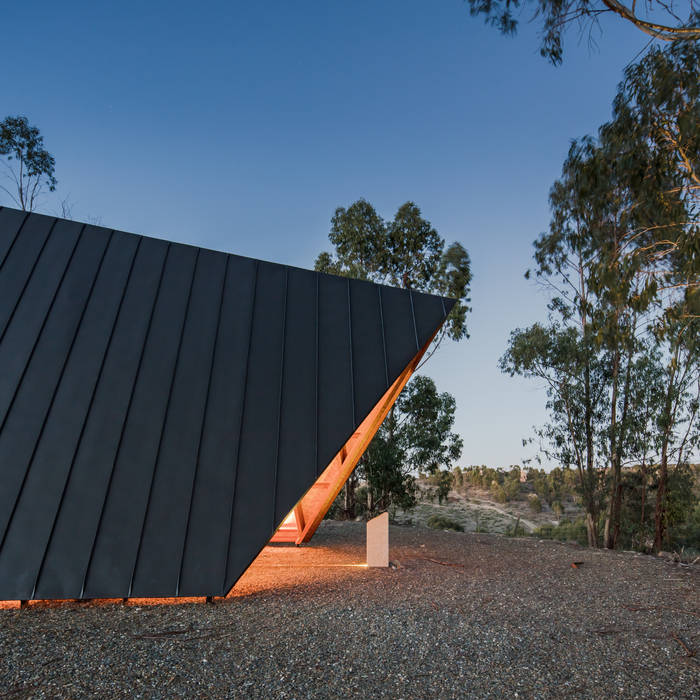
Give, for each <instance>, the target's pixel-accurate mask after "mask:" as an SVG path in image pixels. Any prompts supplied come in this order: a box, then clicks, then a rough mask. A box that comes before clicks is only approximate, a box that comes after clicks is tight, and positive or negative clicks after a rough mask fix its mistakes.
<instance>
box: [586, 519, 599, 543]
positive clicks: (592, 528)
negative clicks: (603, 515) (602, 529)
mask: <svg viewBox="0 0 700 700" xmlns="http://www.w3.org/2000/svg"><path fill="white" fill-rule="evenodd" d="M586 533H587V535H588V546H589V547H597V546H598V528H597V526H596V518H595V515H594V514H593V513H591V512H590V511H587V512H586Z"/></svg>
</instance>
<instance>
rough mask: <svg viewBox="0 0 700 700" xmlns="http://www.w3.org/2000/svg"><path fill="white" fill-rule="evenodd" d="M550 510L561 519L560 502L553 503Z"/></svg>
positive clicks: (562, 511)
mask: <svg viewBox="0 0 700 700" xmlns="http://www.w3.org/2000/svg"><path fill="white" fill-rule="evenodd" d="M552 510H553V511H554V514H555V515H556V516H557V517H558V518H561V516H562V515H564V506H563V505H562V503H561V501H554V503H552Z"/></svg>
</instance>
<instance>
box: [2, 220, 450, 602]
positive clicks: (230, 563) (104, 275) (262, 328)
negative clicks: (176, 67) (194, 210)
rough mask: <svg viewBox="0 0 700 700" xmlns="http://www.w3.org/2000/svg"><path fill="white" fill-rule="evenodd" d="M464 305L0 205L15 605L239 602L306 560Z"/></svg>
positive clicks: (5, 592)
mask: <svg viewBox="0 0 700 700" xmlns="http://www.w3.org/2000/svg"><path fill="white" fill-rule="evenodd" d="M453 303H454V302H453V301H452V300H449V299H444V298H441V297H435V296H430V295H426V294H421V293H418V292H414V291H410V290H400V289H394V288H391V287H386V286H381V285H375V284H371V283H368V282H362V281H358V280H349V279H346V278H341V277H334V276H331V275H325V274H320V273H316V272H311V271H307V270H300V269H297V268H291V267H287V266H283V265H276V264H273V263H268V262H263V261H258V260H252V259H249V258H243V257H240V256H236V255H230V254H226V253H219V252H215V251H211V250H205V249H200V248H196V247H192V246H187V245H182V244H177V243H171V242H168V241H164V240H159V239H154V238H147V237H144V236H138V235H134V234H129V233H123V232H120V231H114V230H110V229H106V228H102V227H96V226H90V225H85V224H81V223H76V222H72V221H67V220H64V219H56V218H52V217H47V216H42V215H38V214H28V213H26V212H21V211H17V210H14V209H8V208H0V600H30V599H55V598H74V599H75V598H77V599H85V598H127V597H147V596H155V597H173V596H188V597H189V596H218V595H224V594H226V593H227V592H228V591H229V590H230V589H231V587H232V586H233V584H234V583H235V582H236V580H237V579H238V578H239V577H240V575H241V574H242V573H243V572H244V571H245V569H246V568H247V567H248V566H249V565H250V563H251V562H252V561H253V559H254V558H255V557H256V556H257V554H258V553H259V552H260V550H261V549H262V548H263V547H264V546H265V544H267V542H268V541H269V540H270V538H271V537H272V536H273V535H275V533H276V535H275V537H276V538H277V539H284V538H285V533H288V532H289V528H290V525H291V522H292V519H291V518H289V519H288V520H287V522H286V524H285V520H286V519H287V516H288V515H289V514H290V512H291V513H292V514H294V513H296V519H295V520H294V525H293V527H294V537H293V541H295V542H304V541H308V539H309V538H310V537H311V536H312V535H313V533H314V531H315V529H316V527H317V526H318V524H319V522H320V520H321V519H322V518H323V515H324V514H325V512H326V511H327V509H328V507H329V506H330V504H331V503H332V501H333V499H334V498H335V496H336V495H337V493H338V492H339V490H340V488H341V487H342V485H343V483H344V481H345V480H346V479H347V477H348V476H349V474H350V472H351V471H352V469H353V468H354V466H355V465H356V463H357V460H358V459H359V457H360V456H361V454H362V452H363V451H364V449H365V448H366V447H367V445H368V444H369V441H370V440H371V438H372V436H373V435H374V433H375V432H376V430H377V428H378V427H379V425H380V423H381V421H382V420H383V418H384V416H385V415H386V413H387V411H388V410H389V409H390V407H391V405H392V403H393V401H395V399H396V397H397V396H398V394H399V392H400V390H401V388H402V387H403V386H404V384H405V383H406V381H407V380H408V378H409V377H410V374H411V372H412V371H413V370H414V369H415V367H416V364H417V362H418V360H419V359H420V357H421V356H422V355H423V353H424V352H425V349H426V347H427V345H428V344H429V343H430V341H431V339H432V338H433V337H434V334H435V333H436V332H437V330H438V329H439V328H440V326H441V324H442V323H443V321H444V320H445V318H446V316H447V315H448V313H449V311H450V310H451V308H452V305H453ZM299 527H300V529H299Z"/></svg>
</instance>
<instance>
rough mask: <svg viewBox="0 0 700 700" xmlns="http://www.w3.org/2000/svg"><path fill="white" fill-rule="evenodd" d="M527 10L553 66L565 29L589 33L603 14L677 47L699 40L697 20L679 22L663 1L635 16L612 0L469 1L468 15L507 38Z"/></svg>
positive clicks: (631, 9)
mask: <svg viewBox="0 0 700 700" xmlns="http://www.w3.org/2000/svg"><path fill="white" fill-rule="evenodd" d="M526 7H527V8H530V9H531V11H532V15H533V19H537V20H538V21H539V22H540V23H541V31H540V34H541V37H542V44H541V46H540V54H541V55H542V56H544V57H545V58H547V59H548V60H549V61H551V62H552V63H553V64H555V65H557V64H559V63H561V60H562V56H563V45H562V41H563V37H564V33H565V31H566V29H567V27H568V26H569V25H570V24H572V23H575V24H577V26H578V27H579V28H580V29H584V30H585V29H586V28H587V31H588V32H589V33H590V32H592V31H593V29H594V28H596V27H597V26H598V18H599V17H600V15H601V14H605V13H609V14H612V15H613V16H614V17H616V18H618V19H619V18H622V19H624V20H626V21H627V22H630V23H631V24H632V25H633V26H635V27H637V29H639V30H640V31H642V32H644V33H646V34H649V35H651V36H652V37H654V38H657V39H665V40H667V41H676V42H678V43H681V42H687V43H690V42H692V41H697V40H698V39H700V22H699V21H698V18H697V17H696V16H692V14H691V18H690V21H689V22H688V23H687V24H686V23H684V22H683V21H682V20H680V19H679V18H678V15H677V14H676V8H674V7H673V6H672V5H670V4H667V3H665V2H663V1H662V0H649V3H648V4H646V5H642V6H640V11H641V12H644V9H645V8H646V9H647V13H646V14H645V15H641V14H639V15H638V14H636V11H637V5H636V3H632V5H631V7H627V6H625V5H623V4H622V3H620V2H617V1H615V2H613V1H612V0H537V1H536V2H535V0H469V11H470V14H472V15H483V16H484V19H485V21H486V23H487V24H490V25H492V26H494V27H496V28H497V29H498V30H499V31H500V32H501V33H502V34H506V35H510V34H515V33H516V31H517V28H518V21H519V19H518V18H519V16H520V14H521V13H522V12H523V10H524V9H525V8H526ZM692 9H693V5H692V3H689V5H688V8H687V11H688V12H690V11H691V10H692ZM653 10H656V11H657V12H661V13H663V14H664V15H665V20H664V19H663V18H662V19H661V22H664V21H665V23H664V24H660V23H659V21H658V19H657V17H656V16H653V15H652V12H653Z"/></svg>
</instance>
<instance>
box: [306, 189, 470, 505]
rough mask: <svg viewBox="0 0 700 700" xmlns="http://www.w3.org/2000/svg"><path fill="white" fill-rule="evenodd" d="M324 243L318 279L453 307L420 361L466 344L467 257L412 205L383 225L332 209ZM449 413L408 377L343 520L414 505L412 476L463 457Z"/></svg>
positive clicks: (451, 408)
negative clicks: (416, 294) (341, 279)
mask: <svg viewBox="0 0 700 700" xmlns="http://www.w3.org/2000/svg"><path fill="white" fill-rule="evenodd" d="M328 238H329V240H330V242H331V243H332V245H333V252H332V253H329V252H324V253H321V254H320V255H319V256H318V258H317V259H316V263H315V269H316V270H318V271H320V272H327V273H331V274H336V275H343V276H346V277H353V278H356V279H365V280H370V281H372V282H377V283H381V284H391V285H393V286H397V287H402V288H403V289H414V290H417V291H420V292H427V293H432V294H440V295H443V296H447V297H451V298H453V299H456V300H457V303H456V304H455V306H454V307H453V309H452V311H451V312H450V315H449V316H448V318H447V321H446V322H445V323H444V325H443V327H442V329H441V330H440V332H439V333H438V336H437V338H436V339H435V340H434V341H433V344H432V347H431V349H430V350H429V352H427V353H426V357H425V358H424V360H423V362H425V361H426V360H427V359H428V358H429V357H430V356H431V355H432V354H433V353H434V352H435V350H436V349H437V348H438V347H439V345H440V343H441V342H442V340H443V339H444V338H445V337H450V338H452V339H453V340H462V339H464V338H467V337H468V333H467V321H466V319H467V313H468V312H469V310H470V308H469V301H470V299H469V285H470V282H471V264H470V261H469V255H468V254H467V251H466V250H465V249H464V247H463V246H462V245H461V244H460V243H452V244H451V245H449V246H446V244H445V241H444V239H443V238H442V237H441V236H440V235H439V234H438V232H437V231H436V230H435V229H434V228H433V226H432V225H431V223H430V222H429V221H427V220H426V219H424V218H423V217H422V215H421V211H420V209H419V208H418V207H417V206H416V205H415V204H414V203H413V202H406V203H405V204H403V205H402V206H401V207H399V209H398V211H397V212H396V215H395V216H394V219H393V220H392V221H384V219H382V217H380V216H379V214H377V212H376V210H375V209H374V207H373V206H372V205H371V204H370V203H369V202H367V201H366V200H364V199H360V200H358V201H356V202H354V203H353V204H351V205H350V206H349V207H347V208H345V207H338V209H336V211H335V214H334V215H333V218H332V219H331V230H330V233H329V235H328ZM454 412H455V400H454V398H453V397H452V396H451V395H450V394H448V393H446V392H443V393H439V392H438V391H437V387H436V386H435V383H434V382H433V380H432V379H429V378H428V377H422V376H418V375H416V376H414V377H413V378H412V380H411V381H410V382H409V383H408V384H407V386H406V387H405V388H404V390H403V392H402V393H401V395H400V397H399V399H398V400H397V402H396V404H395V405H394V407H393V408H392V409H391V411H390V412H389V415H388V416H387V418H386V419H385V420H384V422H383V423H382V425H381V427H380V428H379V431H378V432H377V434H376V435H375V437H374V439H373V440H372V442H371V443H370V446H369V447H368V449H367V451H366V452H365V454H364V455H363V456H362V458H361V459H360V462H359V465H358V468H357V469H356V470H355V472H354V473H353V474H352V475H351V477H350V479H349V480H348V481H347V483H346V485H345V489H344V500H343V509H342V510H343V515H344V517H346V518H355V517H357V515H360V514H366V515H367V516H371V515H372V514H374V513H375V512H377V511H378V510H386V509H387V508H389V507H390V506H394V507H400V508H409V507H410V506H411V505H412V504H414V503H415V498H416V486H415V478H414V474H415V473H416V472H417V471H418V469H423V470H427V471H429V472H431V473H434V472H437V471H438V470H439V469H440V467H448V468H450V467H451V466H452V464H453V462H454V460H456V459H457V458H458V457H459V456H460V454H461V450H462V440H461V438H460V437H459V436H458V435H456V434H454V433H453V432H452V426H453V425H454ZM361 482H364V484H363V486H362V487H361V486H360V484H361Z"/></svg>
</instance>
